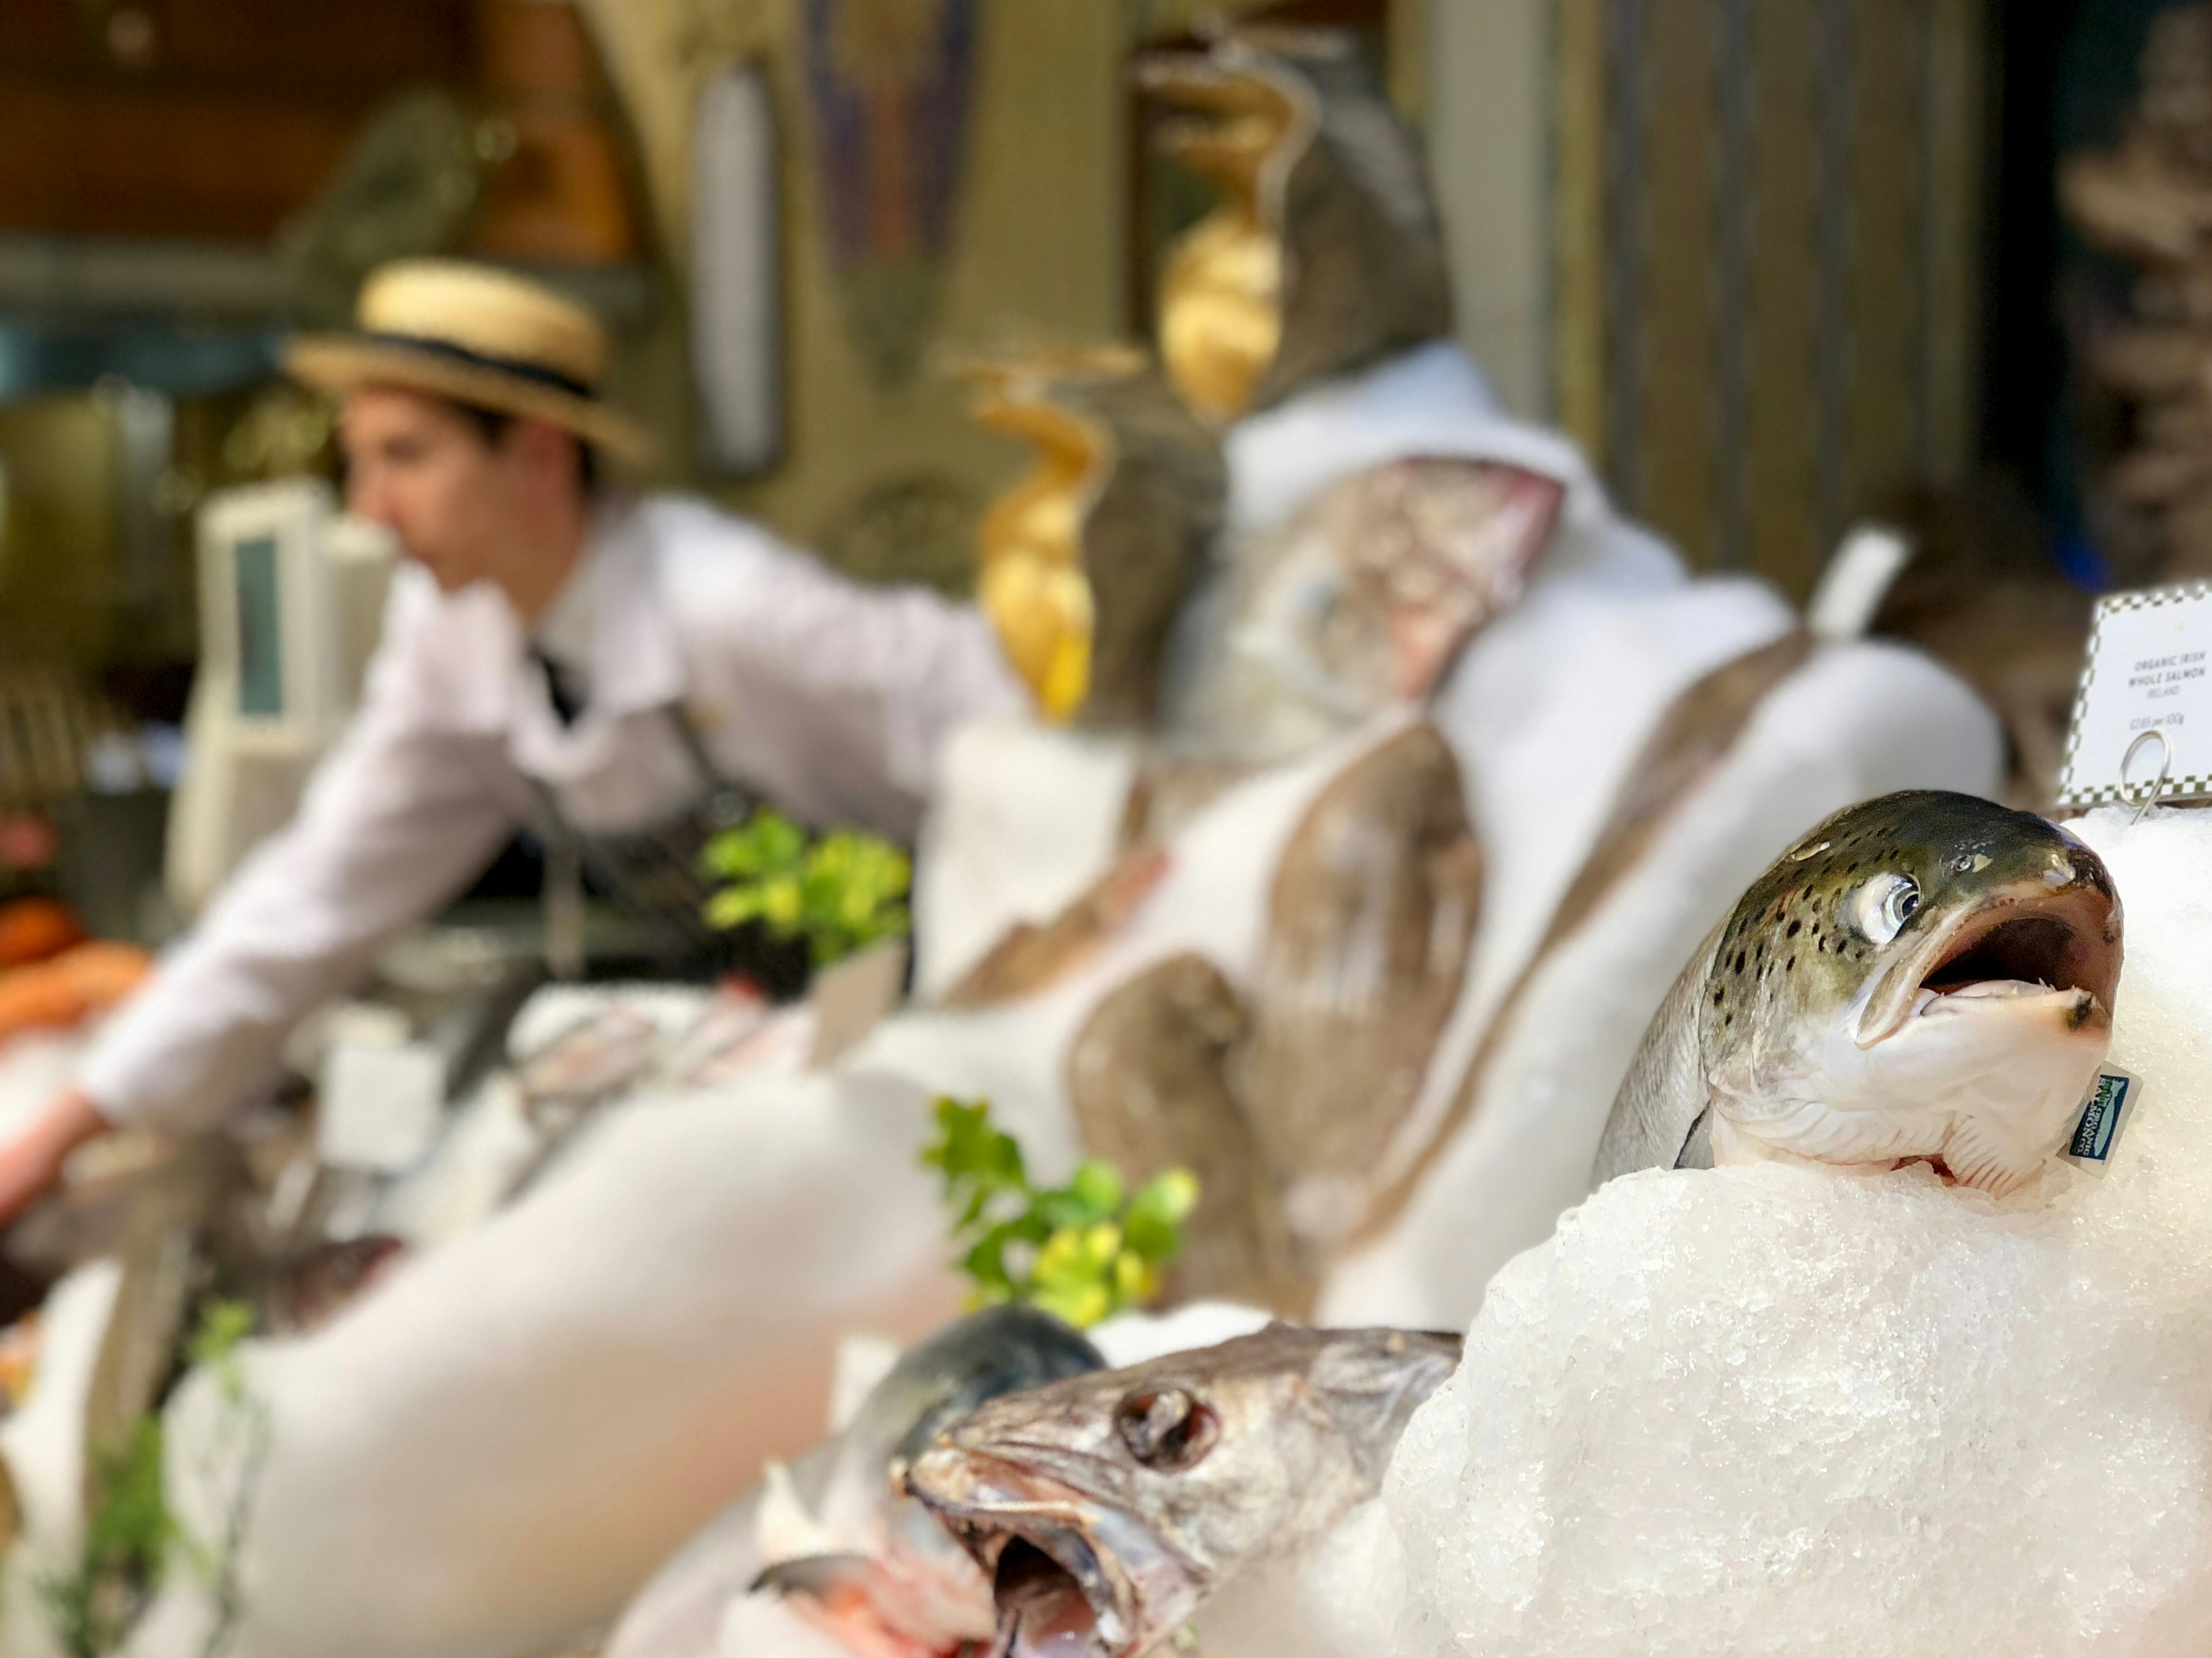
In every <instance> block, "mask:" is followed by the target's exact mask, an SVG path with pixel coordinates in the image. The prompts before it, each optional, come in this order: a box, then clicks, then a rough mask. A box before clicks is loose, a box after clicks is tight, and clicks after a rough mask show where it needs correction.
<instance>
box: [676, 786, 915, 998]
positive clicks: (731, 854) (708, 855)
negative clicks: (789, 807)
mask: <svg viewBox="0 0 2212 1658" xmlns="http://www.w3.org/2000/svg"><path fill="white" fill-rule="evenodd" d="M701 859H702V863H703V864H704V865H705V866H706V870H707V872H708V874H709V875H712V876H714V877H715V878H717V879H718V880H721V881H725V882H726V883H728V884H727V885H726V886H724V887H723V888H722V890H720V891H719V892H717V893H715V894H714V896H713V897H711V898H709V899H708V901H707V920H708V925H710V926H718V927H733V926H743V925H744V923H746V922H748V921H758V922H759V923H761V924H762V926H765V927H766V928H767V929H768V931H769V933H770V934H771V935H772V936H774V937H775V938H805V940H806V946H807V954H808V957H809V959H810V960H811V962H812V963H813V965H814V966H816V967H817V968H821V967H827V966H828V965H829V963H832V962H835V961H838V960H840V959H842V957H847V956H850V955H852V954H853V953H854V951H855V950H865V949H866V947H867V946H868V945H870V944H874V943H875V942H877V940H878V939H881V938H903V937H904V936H905V935H906V934H907V933H908V932H909V931H910V930H911V929H912V926H913V922H912V919H911V916H910V914H909V913H908V908H907V893H908V890H909V888H910V887H911V886H912V884H913V881H914V865H913V862H912V860H911V859H908V857H907V855H906V853H903V852H901V851H900V850H899V849H898V848H897V847H895V846H893V845H892V844H891V843H890V841H885V840H882V839H880V838H879V837H878V836H876V835H866V834H863V833H861V832H860V831H859V830H857V829H832V830H830V831H829V833H828V834H826V835H818V836H810V835H808V834H807V832H806V831H805V829H801V828H800V827H799V825H798V824H797V823H793V822H792V821H791V819H790V818H788V817H784V816H783V815H782V814H781V812H775V811H757V812H755V813H754V814H753V815H752V816H751V817H748V818H747V819H746V820H745V821H744V823H740V824H738V826H737V827H736V828H735V829H725V830H723V831H722V832H721V833H720V835H715V836H714V838H713V839H712V840H710V841H708V842H707V845H706V848H705V850H704V851H703V852H702V854H701Z"/></svg>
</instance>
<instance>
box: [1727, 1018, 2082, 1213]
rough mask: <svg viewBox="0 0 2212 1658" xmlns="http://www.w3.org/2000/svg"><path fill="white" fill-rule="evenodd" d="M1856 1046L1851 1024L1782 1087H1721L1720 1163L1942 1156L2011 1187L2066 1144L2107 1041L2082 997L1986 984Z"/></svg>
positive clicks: (1999, 1191)
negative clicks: (1744, 1091) (1743, 1090)
mask: <svg viewBox="0 0 2212 1658" xmlns="http://www.w3.org/2000/svg"><path fill="white" fill-rule="evenodd" d="M2111 1039H2112V1014H2111V1012H2110V1011H2109V1010H2108V1009H2107V1007H2106V1005H2105V1004H2104V1003H2103V1002H2101V1001H2100V1000H2099V999H2097V998H2096V996H2095V995H2094V994H2093V993H2091V992H2090V991H2088V990H2087V989H2084V988H2079V987H2075V988H2063V989H2054V988H2051V987H2047V986H2045V985H2042V984H2039V983H2033V982H2029V981H2022V980H1978V981H1972V982H1970V983H1967V984H1964V985H1960V986H1959V987H1956V988H1955V989H1952V990H1948V991H1942V992H1938V991H1934V990H1930V989H1928V988H1926V987H1922V988H1920V989H1918V990H1917V992H1916V993H1915V995H1914V998H1913V1000H1912V1002H1911V1004H1910V1011H1909V1014H1908V1017H1907V1018H1906V1020H1905V1023H1903V1024H1902V1025H1900V1026H1899V1027H1897V1028H1896V1029H1893V1030H1892V1031H1890V1032H1889V1034H1887V1035H1885V1036H1884V1037H1883V1038H1882V1039H1881V1041H1879V1042H1875V1043H1874V1044H1873V1045H1871V1046H1862V1045H1861V1043H1860V1041H1859V1039H1858V1036H1857V1020H1855V1019H1853V1018H1851V1017H1849V1016H1847V1017H1845V1018H1844V1020H1842V1021H1840V1022H1839V1023H1838V1024H1837V1025H1836V1026H1834V1027H1832V1028H1831V1029H1829V1030H1827V1031H1826V1032H1825V1033H1823V1034H1822V1035H1821V1037H1820V1040H1819V1041H1818V1042H1816V1043H1815V1044H1814V1048H1813V1051H1812V1053H1811V1054H1810V1055H1809V1056H1808V1060H1807V1061H1806V1062H1805V1063H1804V1064H1803V1065H1802V1067H1801V1068H1800V1069H1798V1070H1797V1071H1796V1074H1794V1075H1793V1076H1792V1077H1790V1078H1789V1079H1788V1081H1787V1083H1786V1084H1784V1085H1781V1086H1774V1085H1771V1084H1770V1085H1769V1086H1767V1087H1766V1088H1765V1089H1764V1090H1759V1091H1755V1092H1753V1093H1751V1094H1749V1095H1747V1096H1740V1095H1735V1094H1732V1093H1730V1092H1729V1091H1726V1090H1717V1091H1716V1104H1717V1110H1716V1112H1715V1114H1714V1116H1715V1121H1714V1124H1713V1131H1712V1133H1713V1139H1712V1146H1713V1160H1714V1162H1715V1163H1717V1164H1727V1163H1744V1162H1749V1161H1753V1160H1756V1159H1758V1158H1760V1157H1773V1156H1784V1157H1797V1158H1802V1159H1805V1160H1808V1161H1812V1162H1817V1163H1837V1164H1844V1165H1871V1166H1887V1165H1890V1164H1893V1163H1898V1162H1900V1161H1905V1160H1908V1159H1911V1158H1917V1157H1926V1158H1930V1159H1935V1160H1939V1161H1940V1162H1941V1163H1942V1164H1943V1166H1944V1169H1946V1171H1947V1172H1948V1173H1949V1174H1950V1175H1951V1176H1952V1177H1953V1178H1954V1179H1955V1180H1956V1181H1959V1182H1960V1184H1962V1185H1966V1186H1971V1187H1977V1188H1978V1189H1980V1190H1983V1191H1986V1192H1989V1193H1991V1194H1992V1195H1996V1196H2000V1197H2001V1196H2003V1195H2005V1194H2007V1193H2010V1192H2012V1191H2014V1190H2016V1189H2017V1188H2018V1187H2021V1185H2023V1184H2025V1183H2026V1182H2027V1180H2028V1179H2029V1178H2030V1177H2031V1176H2032V1175H2033V1174H2034V1173H2035V1171H2036V1170H2037V1169H2039V1168H2040V1167H2041V1166H2042V1165H2043V1164H2044V1163H2045V1162H2046V1161H2047V1160H2048V1159H2049V1158H2050V1157H2051V1156H2052V1155H2053V1154H2054V1153H2055V1152H2057V1151H2058V1149H2059V1148H2060V1147H2061V1146H2062V1145H2064V1144H2065V1141H2066V1139H2067V1136H2068V1135H2069V1133H2071V1132H2072V1129H2073V1127H2074V1124H2075V1121H2076V1119H2077V1118H2078V1117H2079V1115H2080V1114H2081V1102H2082V1101H2083V1100H2084V1099H2085V1098H2087V1095H2088V1091H2089V1088H2090V1086H2091V1084H2093V1082H2094V1081H2095V1078H2096V1076H2097V1072H2098V1067H2099V1066H2100V1065H2102V1064H2103V1062H2104V1059H2105V1054H2106V1048H2107V1046H2108V1045H2109V1043H2110V1042H2111Z"/></svg>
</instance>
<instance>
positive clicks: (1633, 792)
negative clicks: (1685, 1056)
mask: <svg viewBox="0 0 2212 1658" xmlns="http://www.w3.org/2000/svg"><path fill="white" fill-rule="evenodd" d="M1813 653H1814V643H1813V637H1812V635H1810V634H1808V633H1807V632H1806V631H1805V630H1804V629H1802V628H1796V629H1791V630H1790V632H1788V633H1785V634H1784V635H1781V636H1780V637H1779V638H1777V639H1773V640H1770V641H1767V642H1766V643H1765V644H1764V645H1760V646H1759V647H1755V648H1754V649H1753V650H1750V651H1747V652H1746V653H1743V654H1742V655H1741V656H1736V657H1731V658H1730V659H1729V660H1728V661H1726V662H1723V663H1722V664H1721V665H1720V666H1718V667H1717V668H1714V669H1712V670H1711V671H1709V672H1707V673H1705V675H1704V676H1702V677H1700V678H1699V679H1697V680H1696V681H1694V682H1693V683H1692V684H1691V685H1690V686H1689V687H1688V688H1687V689H1686V690H1684V691H1683V692H1682V693H1681V695H1680V696H1678V697H1676V698H1675V700H1674V702H1673V703H1672V704H1671V705H1670V706H1669V707H1668V708H1667V710H1666V712H1665V713H1663V714H1661V716H1660V718H1659V722H1658V724H1657V726H1655V727H1654V728H1653V730H1652V732H1651V735H1650V737H1649V738H1646V739H1645V741H1644V747H1643V749H1642V750H1641V751H1640V752H1639V753H1638V756H1637V761H1636V763H1635V764H1634V765H1632V766H1631V767H1630V768H1628V771H1627V773H1626V777H1625V780H1624V781H1623V783H1622V786H1621V790H1620V794H1619V796H1618V797H1616V799H1614V801H1613V808H1612V811H1610V812H1609V813H1608V814H1607V819H1606V823H1605V827H1604V828H1603V829H1602V830H1601V832H1600V834H1599V835H1598V838H1597V840H1596V841H1595V844H1593V845H1592V847H1590V850H1589V855H1588V856H1587V857H1585V858H1584V859H1583V865H1582V868H1581V869H1580V870H1579V871H1578V872H1577V873H1576V876H1575V878H1574V880H1573V881H1572V882H1571V884H1569V886H1568V888H1567V890H1566V891H1565V894H1563V895H1562V896H1561V897H1560V899H1559V908H1558V909H1556V910H1555V911H1553V915H1552V919H1551V921H1550V923H1549V924H1548V925H1547V926H1546V927H1545V929H1544V936H1543V937H1542V938H1541V939H1539V940H1538V941H1537V944H1536V947H1535V949H1534V950H1531V951H1530V952H1529V954H1528V960H1527V961H1526V962H1525V963H1522V968H1521V970H1520V972H1519V973H1518V974H1517V975H1516V976H1515V978H1514V981H1513V982H1512V984H1511V986H1510V987H1509V988H1508V989H1507V990H1506V992H1505V993H1504V996H1503V997H1502V998H1501V999H1499V1001H1498V1007H1497V1011H1495V1012H1493V1013H1492V1015H1491V1016H1490V1023H1489V1024H1488V1025H1487V1026H1486V1028H1485V1029H1484V1031H1483V1033H1482V1037H1481V1040H1480V1042H1478V1043H1477V1044H1476V1046H1475V1050H1474V1057H1473V1058H1472V1059H1470V1060H1468V1064H1467V1069H1466V1071H1465V1072H1463V1073H1462V1076H1461V1078H1460V1082H1459V1086H1458V1087H1457V1088H1456V1089H1455V1090H1454V1092H1453V1095H1452V1097H1451V1102H1450V1103H1449V1106H1448V1107H1447V1108H1446V1109H1445V1111H1444V1113H1443V1116H1442V1119H1441V1120H1440V1121H1437V1122H1434V1123H1431V1124H1426V1125H1423V1124H1419V1123H1418V1122H1411V1123H1409V1127H1411V1128H1413V1129H1415V1130H1419V1131H1422V1132H1419V1133H1416V1134H1407V1135H1401V1136H1400V1137H1399V1139H1398V1141H1397V1142H1396V1143H1395V1144H1394V1145H1391V1146H1390V1147H1389V1149H1388V1151H1387V1152H1386V1154H1385V1156H1384V1157H1383V1158H1382V1159H1381V1163H1380V1167H1379V1168H1378V1169H1377V1171H1376V1186H1377V1187H1378V1189H1377V1192H1376V1195H1375V1197H1374V1198H1373V1199H1372V1200H1371V1202H1370V1203H1369V1205H1368V1206H1367V1211H1366V1213H1365V1215H1364V1218H1362V1219H1361V1221H1360V1224H1359V1227H1358V1232H1357V1234H1356V1236H1355V1238H1354V1242H1372V1241H1374V1240H1375V1239H1376V1238H1378V1237H1380V1236H1383V1234H1384V1233H1385V1232H1387V1231H1388V1230H1389V1227H1390V1226H1391V1224H1393V1223H1395V1221H1396V1220H1397V1218H1399V1217H1400V1216H1401V1214H1403V1213H1404V1212H1405V1211H1406V1208H1407V1205H1408V1204H1410V1203H1411V1202H1412V1201H1413V1194H1414V1193H1415V1192H1416V1191H1417V1190H1418V1189H1419V1186H1420V1183H1421V1181H1422V1179H1423V1178H1424V1177H1425V1175H1427V1173H1428V1170H1429V1168H1430V1166H1431V1162H1432V1161H1433V1159H1434V1158H1435V1157H1436V1156H1437V1152H1438V1151H1439V1150H1440V1149H1441V1148H1442V1147H1443V1146H1445V1145H1449V1143H1450V1142H1451V1140H1452V1139H1454V1137H1455V1136H1456V1135H1457V1134H1458V1133H1459V1132H1460V1130H1461V1129H1462V1128H1463V1127H1466V1124H1467V1121H1468V1118H1469V1116H1470V1115H1471V1114H1473V1113H1474V1110H1475V1108H1476V1107H1477V1106H1478V1105H1479V1104H1480V1102H1481V1099H1482V1096H1483V1090H1484V1087H1485V1084H1486V1083H1487V1082H1488V1080H1489V1076H1490V1067H1491V1065H1492V1061H1493V1060H1496V1058H1497V1057H1498V1054H1499V1052H1500V1051H1501V1050H1502V1049H1503V1048H1504V1045H1505V1043H1506V1042H1508V1041H1509V1040H1510V1038H1511V1036H1512V1035H1513V1033H1514V1032H1515V1031H1516V1030H1517V1029H1519V1028H1520V1026H1519V1018H1518V1016H1519V1013H1520V1011H1521V1005H1522V1000H1523V999H1524V998H1525V997H1526V996H1527V995H1528V993H1529V992H1530V990H1531V989H1532V988H1533V987H1534V986H1535V984H1536V982H1537V981H1538V980H1539V979H1541V977H1542V976H1543V975H1544V972H1545V970H1546V969H1547V968H1549V967H1550V966H1551V964H1552V960H1553V956H1554V955H1555V953H1556V952H1557V951H1558V950H1559V949H1560V948H1561V946H1563V945H1564V944H1565V943H1566V941H1567V940H1568V939H1569V938H1572V937H1574V936H1575V934H1576V933H1577V932H1580V931H1581V929H1582V928H1583V927H1585V926H1589V923H1590V920H1591V919H1592V918H1593V917H1594V916H1595V915H1596V914H1597V913H1598V912H1599V910H1601V908H1603V907H1604V906H1605V903H1606V902H1607V900H1608V899H1610V898H1611V897H1612V896H1613V894H1614V892H1616V891H1617V890H1619V888H1620V884H1621V883H1622V882H1623V881H1624V880H1626V878H1627V877H1628V876H1629V875H1630V874H1631V873H1632V872H1633V871H1635V870H1636V869H1637V868H1638V867H1639V866H1640V865H1641V864H1642V862H1643V860H1644V859H1645V858H1646V857H1647V856H1649V855H1650V850H1651V847H1652V845H1653V843H1654V842H1655V841H1657V840H1658V838H1659V836H1660V835H1661V834H1662V832H1663V831H1664V830H1665V829H1667V827H1668V825H1669V824H1670V823H1674V821H1675V819H1676V817H1678V815H1679V814H1680V811H1681V810H1682V807H1683V805H1684V803H1685V802H1686V801H1687V800H1689V799H1691V798H1692V796H1693V795H1694V794H1695V793H1696V792H1697V791H1698V790H1699V789H1700V788H1702V787H1703V786H1705V782H1706V780H1708V779H1710V778H1711V776H1712V774H1714V773H1715V772H1716V771H1717V770H1718V769H1719V768H1720V767H1721V765H1722V764H1723V762H1725V761H1726V760H1727V759H1728V757H1729V756H1730V755H1731V754H1733V753H1734V752H1735V747H1736V744H1738V743H1739V742H1740V741H1741V739H1742V737H1743V733H1744V732H1745V730H1746V729H1747V727H1748V726H1750V724H1751V721H1752V720H1753V716H1754V715H1756V714H1758V712H1759V709H1760V708H1762V707H1764V706H1765V701H1766V699H1767V698H1768V697H1769V696H1771V695H1773V693H1774V691H1775V689H1777V688H1778V686H1779V685H1781V683H1783V682H1784V680H1786V679H1788V678H1789V677H1790V676H1791V675H1792V674H1794V673H1796V671H1798V670H1799V669H1800V668H1802V667H1803V666H1804V665H1805V664H1806V663H1807V662H1808V661H1809V660H1810V659H1811V658H1812V656H1813Z"/></svg>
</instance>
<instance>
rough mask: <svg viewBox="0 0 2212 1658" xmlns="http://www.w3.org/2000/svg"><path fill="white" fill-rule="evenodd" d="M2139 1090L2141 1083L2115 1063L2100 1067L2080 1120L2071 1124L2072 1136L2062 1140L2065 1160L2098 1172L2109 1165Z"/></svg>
mask: <svg viewBox="0 0 2212 1658" xmlns="http://www.w3.org/2000/svg"><path fill="white" fill-rule="evenodd" d="M2141 1093H2142V1083H2141V1082H2139V1081H2138V1080H2137V1079H2136V1078H2135V1077H2134V1076H2133V1075H2132V1074H2131V1073H2130V1072H2125V1071H2123V1070H2121V1069H2120V1068H2119V1067H2118V1066H2111V1065H2108V1066H2104V1067H2103V1068H2102V1069H2101V1070H2100V1071H2099V1072H2098V1073H2097V1080H2096V1081H2095V1082H2094V1083H2093V1084H2091V1086H2090V1089H2089V1098H2088V1100H2087V1102H2086V1103H2085V1104H2084V1105H2083V1106H2082V1108H2081V1121H2079V1122H2077V1123H2075V1125H2074V1137H2073V1139H2070V1140H2069V1141H2068V1142H2067V1143H2066V1151H2065V1152H2064V1156H2065V1158H2066V1161H2067V1162H2069V1163H2073V1164H2074V1165H2075V1167H2077V1168H2081V1169H2093V1170H2094V1171H2095V1172H2097V1173H2098V1174H2100V1175H2101V1174H2103V1173H2104V1172H2105V1170H2106V1169H2109V1168H2111V1167H2112V1153H2113V1152H2114V1151H2117V1150H2118V1148H2119V1144H2120V1130H2121V1129H2122V1128H2123V1127H2125V1126H2126V1123H2127V1120H2128V1118H2129V1117H2130V1116H2131V1115H2132V1114H2134V1110H2135V1105H2136V1098H2137V1096H2139V1095H2141Z"/></svg>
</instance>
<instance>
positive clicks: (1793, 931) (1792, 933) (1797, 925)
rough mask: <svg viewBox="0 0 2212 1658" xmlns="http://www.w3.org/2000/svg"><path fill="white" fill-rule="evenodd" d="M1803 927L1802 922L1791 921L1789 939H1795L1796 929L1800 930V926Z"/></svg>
mask: <svg viewBox="0 0 2212 1658" xmlns="http://www.w3.org/2000/svg"><path fill="white" fill-rule="evenodd" d="M1804 925H1805V923H1804V922H1803V921H1802V920H1793V921H1792V922H1790V934H1789V936H1790V938H1796V936H1797V929H1798V928H1800V927H1802V926H1804Z"/></svg>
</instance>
